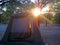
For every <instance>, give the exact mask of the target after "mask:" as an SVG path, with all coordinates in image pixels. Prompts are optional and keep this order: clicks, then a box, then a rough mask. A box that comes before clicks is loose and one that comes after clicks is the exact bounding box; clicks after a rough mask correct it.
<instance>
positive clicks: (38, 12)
mask: <svg viewBox="0 0 60 45" xmlns="http://www.w3.org/2000/svg"><path fill="white" fill-rule="evenodd" d="M33 13H34V16H38V15H40V10H39V9H38V8H35V9H34V10H33Z"/></svg>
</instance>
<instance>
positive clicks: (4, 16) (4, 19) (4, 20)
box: [1, 10, 13, 23]
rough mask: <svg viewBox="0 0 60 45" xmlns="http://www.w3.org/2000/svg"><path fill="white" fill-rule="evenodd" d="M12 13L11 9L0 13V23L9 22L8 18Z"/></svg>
mask: <svg viewBox="0 0 60 45" xmlns="http://www.w3.org/2000/svg"><path fill="white" fill-rule="evenodd" d="M12 13H13V10H7V11H6V12H4V13H3V14H2V15H1V17H2V18H1V23H8V22H9V19H10V16H11V15H12Z"/></svg>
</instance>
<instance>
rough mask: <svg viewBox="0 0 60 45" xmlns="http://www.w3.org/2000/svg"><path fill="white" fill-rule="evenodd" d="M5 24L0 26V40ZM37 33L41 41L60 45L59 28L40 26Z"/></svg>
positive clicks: (51, 44) (50, 44)
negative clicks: (39, 34)
mask: <svg viewBox="0 0 60 45" xmlns="http://www.w3.org/2000/svg"><path fill="white" fill-rule="evenodd" d="M6 28H7V24H0V40H1V38H2V37H3V35H4V32H5V31H6ZM39 31H40V33H41V36H42V38H43V40H44V41H45V42H46V43H48V44H49V45H60V26H58V25H55V24H53V25H51V24H48V25H47V26H46V25H45V24H40V27H39Z"/></svg>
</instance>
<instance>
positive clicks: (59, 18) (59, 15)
mask: <svg viewBox="0 0 60 45" xmlns="http://www.w3.org/2000/svg"><path fill="white" fill-rule="evenodd" d="M54 22H55V23H56V24H60V12H58V13H56V14H55V16H54Z"/></svg>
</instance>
